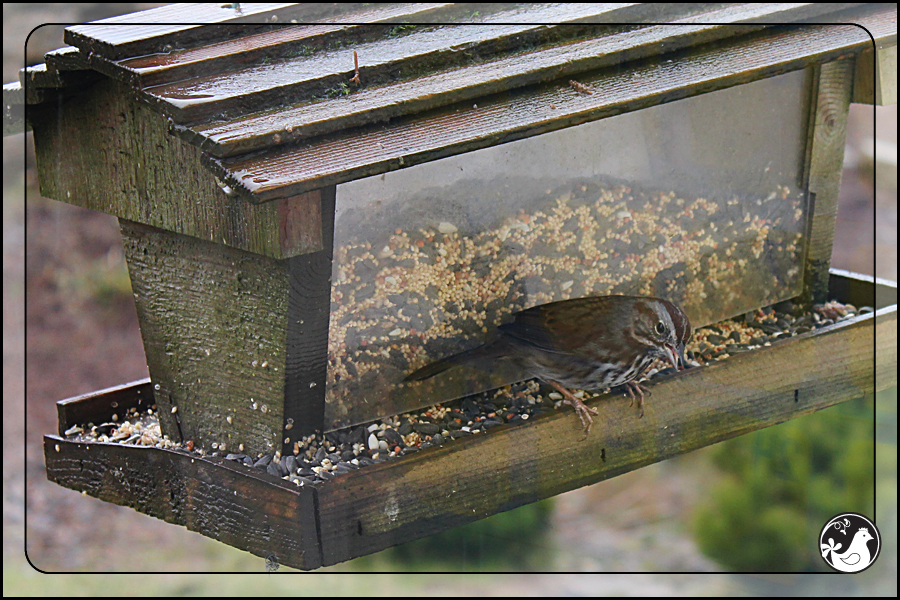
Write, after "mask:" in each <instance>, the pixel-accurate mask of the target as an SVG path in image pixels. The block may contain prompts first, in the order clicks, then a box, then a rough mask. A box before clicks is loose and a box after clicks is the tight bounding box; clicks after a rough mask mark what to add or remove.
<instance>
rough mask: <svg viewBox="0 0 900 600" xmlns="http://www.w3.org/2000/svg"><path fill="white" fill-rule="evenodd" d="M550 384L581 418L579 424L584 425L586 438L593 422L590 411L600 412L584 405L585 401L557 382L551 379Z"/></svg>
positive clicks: (596, 413)
mask: <svg viewBox="0 0 900 600" xmlns="http://www.w3.org/2000/svg"><path fill="white" fill-rule="evenodd" d="M550 384H551V385H552V386H553V387H555V388H556V389H557V390H558V391H559V393H560V394H562V395H563V402H564V403H565V404H568V405H570V406H571V407H572V408H574V409H575V414H577V415H578V418H579V419H581V426H582V427H584V437H585V438H587V434H588V433H590V431H591V425H593V424H594V419H593V418H591V414H590V413H594V414H595V415H599V414H600V412H599V411H598V410H597V409H596V408H592V407H590V406H587V405H585V403H584V402H582V401H581V400H579V399H578V398H577V397H575V395H573V394H572V392H570V391H569V390H567V389H566V388H564V387H563V386H561V385H560V384H558V383H557V382H555V381H551V382H550Z"/></svg>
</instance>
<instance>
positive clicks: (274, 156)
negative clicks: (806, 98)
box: [204, 8, 896, 202]
mask: <svg viewBox="0 0 900 600" xmlns="http://www.w3.org/2000/svg"><path fill="white" fill-rule="evenodd" d="M895 18H896V12H895V11H894V10H893V9H892V8H887V9H885V8H882V9H881V10H879V11H877V12H875V13H874V14H872V15H870V16H869V17H867V19H863V20H862V21H863V22H864V23H865V24H866V25H867V27H868V28H869V30H870V31H872V32H873V33H874V34H875V35H876V36H882V35H883V36H890V35H895V33H894V32H895V28H896V24H895V22H894V19H895ZM869 43H870V41H869V37H868V35H867V34H865V32H864V31H862V30H861V29H860V28H858V27H855V26H847V27H846V28H845V29H842V32H841V34H840V35H838V34H836V33H835V27H833V26H827V27H826V26H811V27H804V28H802V29H795V28H779V29H774V30H766V31H763V32H759V33H757V34H754V35H750V36H745V37H743V38H741V39H740V40H736V41H729V42H725V43H719V44H718V45H717V47H716V48H714V49H712V48H706V47H701V48H699V49H697V50H695V51H692V52H691V53H690V54H687V55H686V56H683V57H682V58H681V59H680V60H679V61H677V62H670V61H669V59H666V58H660V59H659V60H658V61H652V60H647V61H643V62H638V63H636V64H635V65H634V67H633V68H631V69H628V70H625V71H623V70H621V69H618V68H615V67H614V68H610V69H608V70H604V69H601V70H599V71H593V72H589V73H585V74H583V75H581V76H580V77H579V78H578V81H579V82H580V84H583V85H585V86H588V87H592V88H593V89H594V90H597V91H598V93H592V94H585V93H579V92H578V91H577V90H575V89H573V88H572V87H571V86H570V85H569V83H568V78H565V79H564V80H561V81H557V82H551V83H547V84H544V85H541V86H539V87H537V88H536V89H534V88H530V89H524V90H518V91H515V92H508V93H499V94H495V95H493V96H489V97H485V98H481V99H479V101H478V102H477V103H474V104H473V103H471V102H462V103H458V104H453V105H450V106H448V107H445V108H441V109H437V110H435V111H432V112H430V113H425V114H420V115H417V116H415V117H401V118H398V119H396V120H394V121H392V122H391V124H390V125H388V126H383V125H369V126H365V127H359V128H355V129H351V130H348V131H344V132H341V133H335V134H331V135H325V136H322V137H320V138H317V139H315V140H312V141H310V142H308V143H305V144H299V145H294V146H290V147H275V148H272V149H270V150H269V151H267V152H263V153H259V154H255V155H253V156H247V157H242V156H239V157H234V158H228V159H216V158H213V157H208V156H204V161H206V163H207V165H208V166H209V167H210V168H211V169H212V170H213V172H214V173H216V174H217V175H218V176H220V177H222V178H224V179H226V180H227V181H228V182H229V185H232V186H233V187H234V188H235V189H236V190H238V191H239V192H241V193H243V195H244V197H246V198H248V199H250V200H251V201H253V202H265V201H267V200H271V199H275V198H278V197H280V196H282V195H285V194H288V193H296V192H297V191H302V190H304V189H308V188H313V187H317V186H321V185H324V184H328V185H331V184H336V183H343V182H345V181H350V180H353V179H358V178H361V177H366V176H370V175H376V174H379V173H384V172H387V171H391V170H395V169H400V168H404V167H408V166H412V165H415V164H419V163H422V162H427V161H430V160H436V159H438V158H443V157H445V156H452V155H456V154H461V153H464V152H468V151H471V150H476V149H479V148H484V147H487V146H493V145H497V144H500V143H504V142H508V141H513V140H518V139H522V138H525V137H529V136H532V135H537V134H540V133H546V132H548V131H555V130H558V129H562V128H565V127H569V126H572V125H577V124H580V123H585V122H589V121H594V120H597V119H601V118H604V117H607V116H612V115H615V114H619V113H622V112H627V111H631V110H637V109H640V108H645V107H648V106H655V105H658V104H662V103H664V102H668V101H672V100H677V99H680V98H684V97H689V96H693V95H698V94H701V93H705V92H710V91H714V90H718V89H722V88H726V87H730V86H732V85H737V84H740V83H748V82H750V81H754V80H757V79H762V78H765V77H770V76H772V75H777V74H781V73H785V72H789V71H793V70H797V69H801V68H805V67H806V66H809V65H811V64H816V63H819V62H828V61H830V60H833V59H836V58H838V57H839V56H841V55H842V54H844V53H849V52H852V51H861V50H862V49H864V48H865V46H866V45H867V44H869ZM635 81H640V82H641V85H639V86H636V85H635ZM261 178H263V179H265V181H263V182H262V183H258V182H256V181H254V180H259V179H261Z"/></svg>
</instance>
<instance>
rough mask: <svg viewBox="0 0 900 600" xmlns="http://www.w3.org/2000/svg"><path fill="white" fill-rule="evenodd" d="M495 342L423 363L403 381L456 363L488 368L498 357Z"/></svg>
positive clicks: (432, 373) (418, 378) (422, 377)
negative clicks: (426, 363) (429, 362)
mask: <svg viewBox="0 0 900 600" xmlns="http://www.w3.org/2000/svg"><path fill="white" fill-rule="evenodd" d="M495 346H496V343H495V344H486V345H483V346H478V347H477V348H472V349H471V350H466V351H464V352H460V353H458V354H454V355H452V356H448V357H447V358H444V359H441V360H439V361H436V362H433V363H431V364H428V365H425V366H424V367H422V368H421V369H416V370H415V371H413V372H412V373H410V374H409V375H407V376H406V377H405V378H404V379H403V381H422V380H424V379H429V378H431V377H434V376H435V375H438V374H440V373H443V372H444V371H446V370H447V369H450V368H452V367H455V366H456V365H471V366H473V367H478V368H483V369H485V370H489V369H490V367H491V365H492V364H493V359H495V358H498V356H499V354H498V348H496V347H495Z"/></svg>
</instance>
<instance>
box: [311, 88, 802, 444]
mask: <svg viewBox="0 0 900 600" xmlns="http://www.w3.org/2000/svg"><path fill="white" fill-rule="evenodd" d="M808 81H809V79H808V75H807V73H806V72H804V71H800V72H795V73H789V74H786V75H781V76H778V77H773V78H770V79H766V80H762V81H758V82H754V83H751V84H747V85H742V86H738V87H735V88H731V89H728V90H723V91H719V92H714V93H710V94H706V95H703V96H698V97H695V98H688V99H684V100H679V101H675V102H671V103H668V104H664V105H661V106H657V107H652V108H648V109H644V110H640V111H636V112H632V113H628V114H624V115H619V116H616V117H611V118H607V119H603V120H600V121H596V122H592V123H587V124H584V125H580V126H577V127H571V128H568V129H564V130H561V131H557V132H553V133H548V134H545V135H541V136H536V137H533V138H529V139H526V140H522V141H518V142H512V143H508V144H503V145H501V146H496V147H493V148H487V149H484V150H479V151H476V152H470V153H467V154H464V155H460V156H455V157H450V158H446V159H442V160H439V161H435V162H431V163H427V164H423V165H419V166H416V167H412V168H408V169H404V170H401V171H397V172H392V173H388V174H386V175H381V176H377V177H370V178H366V179H362V180H359V181H355V182H351V183H347V184H342V185H339V186H338V188H337V209H336V216H335V235H334V270H333V279H332V305H331V326H330V338H329V362H330V368H329V379H328V390H327V407H326V422H327V423H330V424H331V426H332V427H342V426H346V425H349V424H353V423H357V422H360V421H363V420H365V419H370V418H373V417H376V416H380V415H387V414H396V413H398V412H401V411H404V410H409V409H412V408H416V407H419V406H425V405H428V404H431V403H434V402H438V401H441V400H447V399H450V398H454V397H458V396H460V395H463V394H465V393H471V392H474V391H478V390H480V389H485V388H488V387H490V386H495V385H499V384H502V383H504V382H509V381H512V380H514V379H522V378H523V375H522V374H516V373H514V372H508V371H504V370H503V369H500V370H499V371H496V372H493V373H483V372H478V371H477V370H474V369H466V368H463V367H459V368H454V369H452V370H451V371H450V372H448V373H446V374H444V375H440V376H437V377H435V378H433V379H432V380H428V381H425V382H420V383H414V384H402V383H401V381H402V380H403V378H404V377H405V376H406V375H407V374H409V373H410V372H411V371H413V370H414V369H416V368H418V367H421V366H423V365H425V364H428V363H429V362H432V361H435V360H438V359H441V358H443V357H445V356H447V355H450V354H453V353H456V352H460V351H462V350H465V349H468V348H471V347H474V346H477V345H478V344H479V343H481V341H483V340H485V339H486V338H488V336H489V334H490V333H491V331H492V329H493V328H494V327H495V326H497V325H498V324H500V323H503V322H504V321H505V320H508V319H509V315H510V313H513V312H515V311H519V310H522V309H524V308H527V307H531V306H535V305H537V304H543V303H546V302H552V301H556V300H564V299H568V298H577V297H581V296H589V295H606V294H634V295H647V296H658V297H663V298H667V299H669V300H672V301H673V302H676V303H678V304H680V305H682V306H683V307H684V309H685V311H686V312H687V314H688V316H689V317H690V319H691V321H692V323H694V325H695V327H696V326H699V325H703V324H706V323H709V322H713V321H716V320H719V319H722V318H726V317H729V316H733V315H736V314H740V313H742V312H745V311H747V310H750V309H752V308H756V307H759V306H763V305H766V304H771V303H772V302H776V301H778V300H782V299H785V298H790V297H793V296H796V295H798V294H799V293H800V291H801V284H802V272H803V270H802V264H803V259H804V256H805V247H806V238H805V232H806V230H807V229H806V222H807V199H806V192H805V190H803V189H802V188H801V182H802V177H803V173H802V171H803V164H804V153H805V142H806V127H807V120H808V102H809V100H808V98H809V84H808Z"/></svg>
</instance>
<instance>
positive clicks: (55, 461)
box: [45, 275, 896, 569]
mask: <svg viewBox="0 0 900 600" xmlns="http://www.w3.org/2000/svg"><path fill="white" fill-rule="evenodd" d="M836 277H837V278H838V279H844V280H846V279H847V278H846V277H845V276H842V275H833V276H832V278H833V279H835V278H836ZM839 283H840V282H839ZM840 285H843V286H844V288H845V289H849V288H848V285H847V284H846V283H840ZM851 286H852V282H851ZM872 287H874V286H869V288H872ZM886 289H887V293H888V294H889V295H890V294H893V295H894V296H895V295H896V294H895V289H894V288H889V287H887V288H886ZM892 290H894V291H892ZM869 293H870V295H871V291H870V292H869ZM866 301H869V302H872V303H873V304H874V299H873V298H871V296H870V298H869V299H868V300H866V299H862V300H855V302H857V303H862V302H866ZM783 308H786V307H784V306H783V307H782V309H783ZM818 309H819V310H818V311H817V313H816V314H819V315H820V316H819V319H820V321H824V320H826V319H829V318H833V317H829V316H823V314H833V315H834V316H836V317H837V319H838V320H837V321H836V322H834V323H831V324H824V325H823V326H821V327H820V328H818V329H811V330H810V331H807V332H803V333H797V332H796V331H795V332H794V333H795V334H794V335H787V336H784V337H781V336H777V337H778V339H774V340H772V341H765V342H763V344H762V345H761V346H760V347H759V348H757V349H754V350H750V351H747V352H734V351H733V349H732V354H731V356H730V357H728V358H727V359H725V357H724V354H723V355H720V356H718V357H716V358H713V357H712V354H715V352H717V351H718V350H715V349H713V350H712V351H711V352H709V351H705V352H706V353H704V351H700V350H697V351H695V352H694V360H695V361H696V362H697V363H698V364H699V363H700V362H706V364H705V365H704V368H692V369H688V370H686V371H684V372H680V373H677V374H668V375H662V374H659V375H658V376H657V377H655V378H653V380H652V381H651V382H650V383H649V385H648V387H649V388H650V389H651V390H652V396H650V397H649V398H648V399H647V401H646V403H645V416H644V417H643V418H638V416H637V415H638V413H637V412H636V409H631V410H629V407H628V403H627V400H626V399H625V398H624V397H621V396H615V397H601V398H595V399H593V400H589V401H588V402H589V404H592V405H593V406H594V407H596V408H597V409H598V410H599V411H600V414H599V415H598V416H597V417H595V425H594V428H593V429H592V430H591V433H590V435H588V436H587V437H585V436H583V434H582V432H581V428H580V423H579V422H578V420H577V419H576V418H575V416H574V415H573V413H572V411H571V410H569V409H568V407H564V408H563V409H562V410H551V409H550V403H549V400H551V398H549V396H547V397H546V398H545V399H544V400H542V402H541V403H540V404H541V405H543V404H544V403H545V402H546V403H547V404H548V407H547V410H543V411H539V414H536V415H535V416H533V417H530V418H528V419H523V418H521V416H520V418H519V419H510V422H505V423H501V424H499V425H496V426H494V427H490V428H489V429H490V431H489V432H487V433H478V434H475V433H472V434H471V435H467V436H463V437H464V439H457V440H453V441H450V440H447V439H445V440H443V441H444V443H443V444H442V445H440V444H433V443H431V442H433V441H434V433H431V434H430V435H431V438H432V439H431V440H430V441H429V440H425V441H423V442H422V443H421V446H425V447H424V448H421V446H420V447H419V449H418V450H415V451H411V452H407V451H406V450H403V449H402V448H401V452H400V454H402V455H403V456H402V457H400V458H393V459H391V458H388V459H387V460H384V459H385V458H386V457H385V456H382V452H379V453H378V455H377V456H374V454H375V453H374V452H373V453H372V455H373V457H374V458H372V461H373V463H374V464H371V465H370V466H365V468H357V469H353V468H349V469H348V470H347V471H346V472H340V470H339V469H337V468H336V466H335V467H334V468H330V469H326V471H329V472H330V475H331V477H329V476H328V475H326V476H325V477H318V473H317V476H316V477H315V478H307V479H309V480H310V481H311V484H306V483H305V482H303V481H299V480H293V481H292V478H291V477H290V475H288V476H287V479H283V478H282V477H281V476H279V475H281V473H275V474H270V473H272V472H271V471H270V469H269V467H270V466H271V465H272V464H273V463H275V464H284V459H280V460H279V461H277V462H276V461H275V460H274V457H273V458H272V459H270V460H269V461H268V464H265V465H260V466H259V467H255V468H254V467H248V466H246V465H245V464H241V463H243V462H244V461H243V459H242V458H241V459H240V460H236V458H237V457H235V456H232V457H231V459H232V460H228V459H227V458H226V456H227V454H226V455H223V454H224V453H223V452H222V451H221V449H217V450H215V451H212V452H210V451H208V450H206V449H201V448H193V449H192V450H190V451H189V450H188V449H187V448H184V447H181V448H179V447H177V446H175V445H171V446H170V447H169V448H166V447H154V446H141V445H139V444H140V440H141V439H142V438H141V437H140V436H139V437H137V438H135V439H132V440H131V443H130V444H123V443H114V442H88V441H84V440H83V439H82V440H79V439H78V438H77V436H78V435H80V434H83V433H84V432H75V431H71V430H72V428H73V427H74V426H76V421H75V415H76V414H77V416H78V419H81V421H80V422H81V423H88V422H93V423H100V424H101V425H103V424H107V427H108V431H107V432H106V433H101V435H107V436H109V435H110V434H112V432H113V428H111V427H109V426H108V424H109V423H111V422H112V423H114V421H111V418H112V415H113V414H115V415H116V417H117V419H118V420H119V421H122V420H123V417H124V418H125V419H126V420H129V421H131V420H133V419H132V417H130V416H129V415H130V414H131V415H134V414H135V413H142V412H146V410H147V408H148V407H150V406H152V401H151V400H150V398H151V397H152V388H151V386H150V383H149V382H148V381H144V382H139V383H137V384H134V385H130V386H123V387H120V388H116V389H113V390H104V391H101V392H97V393H95V394H91V395H88V396H85V397H81V398H76V399H72V400H69V401H63V402H61V403H60V414H61V417H62V418H61V419H60V428H61V430H60V433H61V434H63V435H60V436H50V435H48V436H45V459H46V462H47V472H48V478H49V479H51V480H52V481H56V482H57V483H60V484H61V485H64V486H66V487H70V488H73V489H78V490H81V491H84V492H85V493H87V494H90V495H94V496H97V497H100V498H102V499H104V500H107V501H111V502H115V503H117V504H123V505H127V506H132V507H133V508H135V509H136V510H140V511H141V512H145V513H147V514H151V515H153V516H157V517H159V518H163V519H164V520H167V521H169V522H173V523H179V524H182V525H185V526H186V527H188V528H189V529H192V530H194V531H199V532H200V533H203V534H205V535H208V536H210V537H214V538H215V539H219V540H220V541H224V542H226V543H229V544H231V545H234V546H236V547H239V548H242V549H245V550H248V551H249V552H252V553H254V554H256V555H258V556H262V557H270V556H273V555H274V556H275V557H277V560H278V562H279V563H280V564H286V565H289V566H294V567H297V568H301V569H314V568H317V567H319V566H323V565H330V564H335V563H338V562H342V561H344V560H348V559H350V558H354V557H357V556H362V555H365V554H369V553H371V552H376V551H378V550H381V549H384V548H387V547H390V546H393V545H396V544H400V543H404V542H408V541H412V540H414V539H417V538H420V537H424V536H427V535H430V534H433V533H437V532H439V531H442V530H444V529H448V528H450V527H455V526H458V525H462V524H465V523H469V522H471V521H474V520H477V519H480V518H484V517H487V516H490V515H492V514H495V513H497V512H502V511H505V510H510V509H512V508H515V507H517V506H521V505H523V504H527V503H530V502H534V501H537V500H540V499H543V498H546V497H549V496H552V495H555V494H558V493H561V492H563V491H568V490H571V489H575V488H577V487H581V486H583V485H588V484H591V483H595V482H597V481H601V480H603V479H607V478H609V477H613V476H615V475H618V474H621V473H624V472H627V471H630V470H633V469H636V468H639V467H641V466H644V465H647V464H651V463H653V462H657V461H659V460H664V459H666V458H669V457H671V456H675V455H678V454H682V453H685V452H688V451H690V450H693V449H696V448H700V447H703V446H705V445H708V444H711V443H715V442H718V441H721V440H723V439H727V438H730V437H734V436H736V435H740V434H742V433H746V432H749V431H753V430H755V429H760V428H762V427H766V426H769V425H772V424H775V423H779V422H782V421H784V420H787V419H790V418H794V417H797V416H800V415H803V414H808V413H810V412H813V411H815V410H819V409H821V408H825V407H827V406H831V405H833V404H836V403H838V402H843V401H847V400H850V399H853V398H857V397H860V396H863V395H865V394H867V393H871V392H872V391H873V390H874V389H875V388H876V386H875V381H874V374H875V361H874V349H875V348H874V345H873V336H875V339H876V340H877V343H878V348H879V350H880V353H879V355H878V356H879V372H883V373H886V374H889V376H888V377H887V378H882V379H881V380H880V381H879V384H878V385H879V387H886V386H887V385H891V384H892V383H893V382H896V371H895V369H894V368H893V367H894V366H895V365H896V307H895V306H890V307H885V308H882V309H880V310H878V311H877V312H866V313H864V314H853V315H851V314H849V313H850V312H851V311H850V310H848V309H847V308H846V306H844V305H839V304H831V303H829V304H828V305H822V306H820V307H818ZM840 311H844V312H845V314H844V315H840V314H838V313H839V312H840ZM860 312H862V311H860ZM777 314H778V312H777V311H772V313H771V314H766V312H765V310H763V311H754V312H753V313H752V314H751V315H745V317H744V321H747V320H749V321H762V322H765V321H768V320H771V317H775V319H774V320H775V321H776V323H777V320H778V317H777V316H776V315H777ZM782 315H783V316H782V318H784V317H785V316H787V313H782ZM876 316H877V321H876ZM798 318H799V319H802V318H803V317H802V316H801V317H798ZM812 318H813V320H815V317H812ZM746 324H747V323H746V322H745V323H744V325H746ZM800 327H803V325H800ZM727 329H728V328H727V327H724V326H723V327H720V328H719V331H720V333H715V332H714V331H713V330H711V329H709V328H707V331H705V332H704V331H700V332H698V336H697V339H695V342H694V343H695V344H706V345H710V346H712V347H713V348H715V346H713V345H712V344H710V341H712V342H716V341H718V339H717V338H713V339H712V340H710V338H711V336H716V335H718V336H720V337H723V338H725V339H726V340H730V342H723V344H722V345H723V346H725V347H726V348H727V347H728V346H730V345H737V344H742V343H743V342H738V341H736V340H733V339H731V333H730V332H728V330H727ZM737 330H738V329H735V331H737ZM723 334H724V335H723ZM744 334H746V335H749V332H745V331H742V332H741V334H740V335H744ZM735 337H739V336H735ZM772 337H776V336H774V335H773V336H772ZM766 344H769V345H766ZM701 348H704V349H705V346H701ZM835 350H839V351H838V352H835ZM881 350H883V351H881ZM707 354H709V359H707V358H706V356H707ZM822 357H829V358H828V359H827V360H823V359H822ZM881 363H884V364H881ZM882 367H883V368H882ZM761 374H765V376H761ZM891 377H892V379H891ZM519 392H522V393H523V394H524V395H527V394H528V393H537V394H541V390H540V389H539V388H537V385H536V384H535V383H533V382H532V383H530V384H525V388H523V389H521V390H519ZM516 395H517V394H516V393H514V394H513V396H514V397H515V396H516ZM541 395H542V394H541ZM128 398H131V400H130V401H129V400H128ZM148 402H149V403H150V404H148ZM526 402H527V400H526ZM113 404H115V406H113ZM139 404H140V405H139ZM514 404H515V402H514ZM535 404H538V403H537V402H536V403H535ZM88 406H89V407H90V408H86V407H88ZM132 408H135V409H136V410H135V411H131V409H132ZM442 408H446V407H442ZM470 408H472V407H470ZM496 408H498V409H500V407H496ZM450 410H452V408H451V409H450ZM129 411H131V412H129ZM426 412H428V411H426ZM89 414H93V416H91V417H90V418H87V419H86V418H85V417H86V416H87V415H89ZM522 416H524V415H522ZM501 420H503V419H501ZM418 422H419V423H423V424H424V423H425V422H426V420H425V419H422V420H419V421H418ZM64 425H65V427H63V426H64ZM382 425H386V423H378V427H377V429H375V430H373V431H372V432H368V433H369V434H370V435H372V434H375V439H376V441H377V442H379V443H380V441H381V440H383V439H385V438H386V437H390V434H386V433H385V432H386V431H387V429H388V427H387V426H385V427H384V428H382ZM133 426H134V424H133V423H132V427H133ZM144 427H145V426H144V425H142V429H143V428H144ZM67 429H68V430H70V436H68V437H71V439H68V438H67V436H65V435H64V433H65V431H66V430H67ZM82 429H84V428H82ZM115 429H116V430H117V433H119V434H126V433H127V432H124V431H118V430H119V429H120V428H115ZM350 431H352V429H351V430H350ZM376 431H378V432H379V433H376ZM135 433H138V432H135V431H132V432H130V434H128V435H127V437H122V438H120V440H119V441H120V442H122V441H125V440H127V439H130V438H132V437H133V436H134V435H135ZM397 433H399V431H398V432H397ZM414 433H420V432H416V431H414ZM113 435H116V434H113ZM328 435H329V436H332V437H331V438H330V439H329V438H328V437H326V438H325V439H324V444H322V443H321V442H322V440H319V442H320V444H319V445H318V446H316V450H315V452H313V456H312V458H313V460H316V458H317V457H316V455H317V454H321V452H320V449H321V448H322V447H323V445H324V447H325V452H326V456H325V457H318V461H319V466H320V467H321V466H322V464H323V458H324V459H328V457H327V453H328V452H329V446H328V444H335V445H334V446H331V447H334V448H335V450H337V449H338V447H337V445H336V444H337V443H340V441H341V440H339V439H336V438H335V437H333V436H335V435H337V432H334V433H332V434H328ZM425 435H426V436H427V435H429V434H427V433H426V434H425ZM451 437H452V436H451ZM394 441H396V439H394ZM407 441H412V440H404V443H407ZM367 442H368V440H367ZM425 442H429V443H427V444H426V443H425ZM160 445H161V446H165V444H160ZM398 445H399V444H398ZM312 447H313V446H312V445H311V446H310V447H308V448H306V449H304V452H303V455H304V456H306V452H307V451H308V450H310V449H311V448H312ZM351 447H352V446H351ZM411 448H412V446H408V448H407V450H408V449H411ZM228 450H229V449H226V451H228ZM228 453H232V452H228ZM215 454H219V456H216V455H215ZM363 454H366V452H363ZM388 454H390V453H388ZM299 455H300V453H298V456H299ZM294 458H295V460H297V457H294ZM258 460H259V458H257V459H255V460H254V462H257V461H258ZM328 460H329V461H331V459H328ZM332 464H333V461H332ZM338 464H339V463H338ZM262 466H264V467H265V471H263V470H262V469H261V468H260V467H262ZM279 468H280V467H279ZM335 470H338V471H339V472H338V474H337V475H335V474H334V471H335ZM320 479H326V481H320ZM301 483H303V485H300V484H301Z"/></svg>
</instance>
